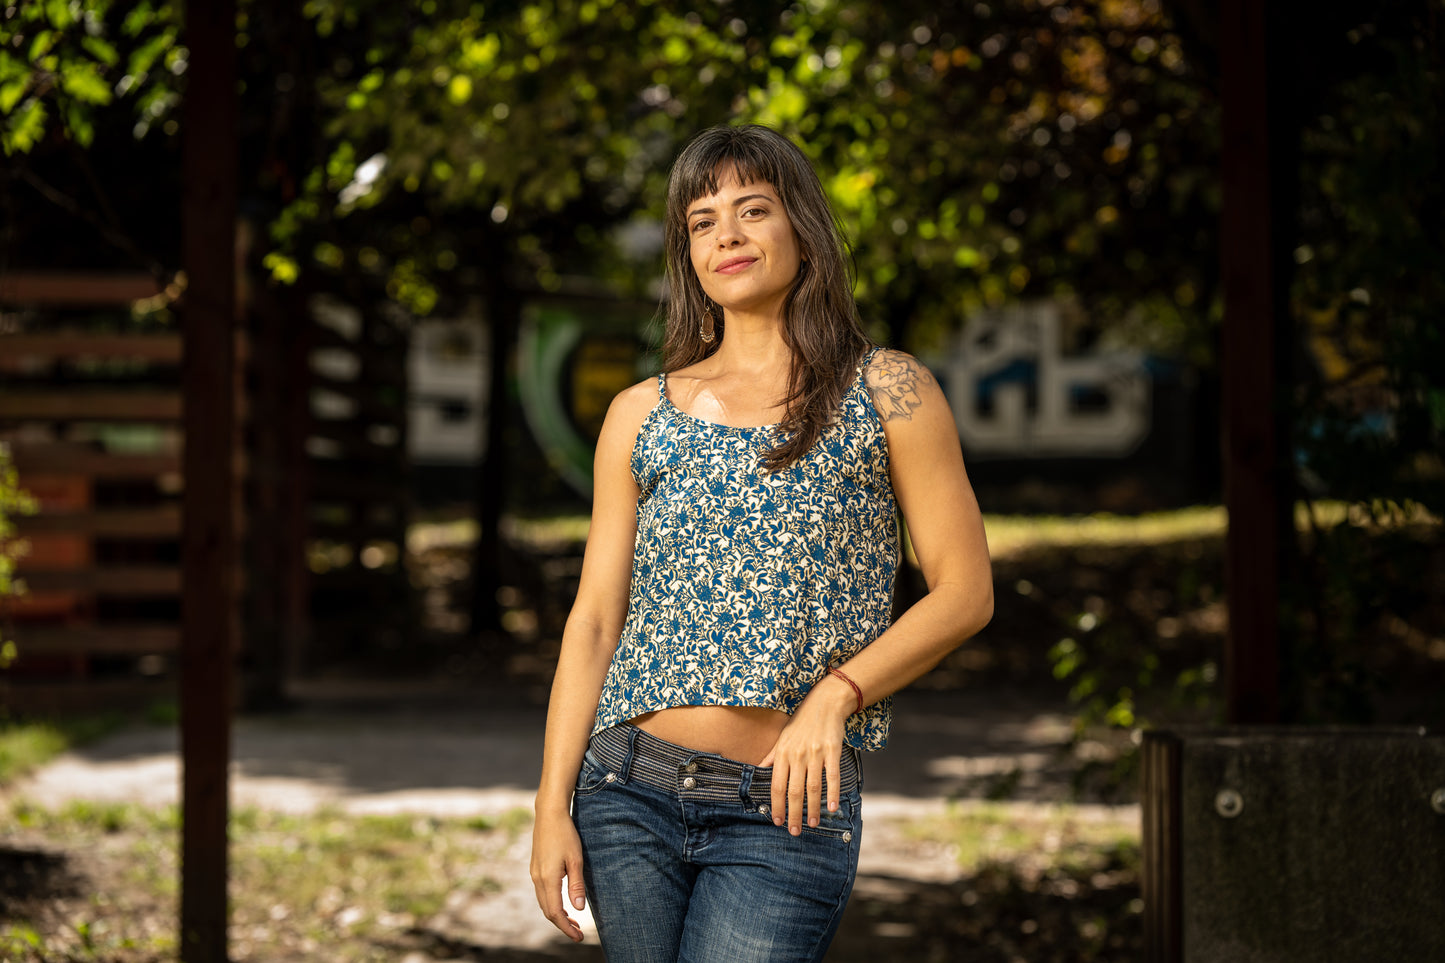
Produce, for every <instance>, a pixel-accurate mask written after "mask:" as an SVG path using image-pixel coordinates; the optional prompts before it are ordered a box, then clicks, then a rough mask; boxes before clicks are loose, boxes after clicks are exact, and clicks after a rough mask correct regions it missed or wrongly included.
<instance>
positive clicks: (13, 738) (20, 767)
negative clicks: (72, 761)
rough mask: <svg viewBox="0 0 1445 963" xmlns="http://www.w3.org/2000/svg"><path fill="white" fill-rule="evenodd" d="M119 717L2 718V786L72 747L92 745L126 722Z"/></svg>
mask: <svg viewBox="0 0 1445 963" xmlns="http://www.w3.org/2000/svg"><path fill="white" fill-rule="evenodd" d="M124 721H125V720H124V718H123V717H122V716H120V715H118V714H109V715H100V716H79V717H76V718H70V719H52V720H39V719H9V718H3V717H0V786H6V785H9V784H10V783H12V782H14V781H15V780H16V779H19V778H20V777H21V776H24V775H25V774H26V773H28V772H31V771H32V770H34V769H36V768H37V767H39V766H43V765H44V764H45V763H47V762H49V761H50V760H51V759H54V758H55V757H56V756H58V755H60V754H61V753H62V752H64V751H66V750H67V749H69V748H71V747H72V746H79V745H83V744H85V743H87V742H93V741H94V740H96V739H99V738H100V737H101V736H104V735H106V734H107V733H110V732H113V731H115V730H116V729H118V728H120V726H121V725H122V724H123V723H124Z"/></svg>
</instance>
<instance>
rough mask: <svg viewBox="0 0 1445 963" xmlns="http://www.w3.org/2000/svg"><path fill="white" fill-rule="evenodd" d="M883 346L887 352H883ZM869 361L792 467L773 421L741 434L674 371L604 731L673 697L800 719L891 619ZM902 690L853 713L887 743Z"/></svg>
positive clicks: (640, 507)
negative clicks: (798, 713)
mask: <svg viewBox="0 0 1445 963" xmlns="http://www.w3.org/2000/svg"><path fill="white" fill-rule="evenodd" d="M875 350H876V349H875ZM871 359H872V354H871V353H870V355H869V356H868V357H867V358H865V359H864V362H863V364H861V365H859V366H858V372H857V375H856V376H855V378H854V380H853V383H852V385H851V386H850V387H849V389H848V391H847V393H846V394H845V395H844V398H843V402H842V405H841V407H840V410H839V412H838V417H837V419H836V420H835V421H834V423H833V424H831V425H829V426H828V427H827V428H826V429H825V430H824V431H823V433H822V435H821V436H820V437H819V439H818V441H817V442H816V443H815V444H814V445H813V447H812V448H810V449H809V450H808V451H807V453H806V454H804V455H803V456H802V457H801V458H800V459H798V460H797V461H796V462H794V463H793V464H792V465H790V466H788V467H787V468H786V469H783V470H782V471H780V472H776V473H771V472H767V471H765V470H764V469H763V468H762V458H763V455H764V453H765V452H766V451H767V450H768V449H769V448H771V447H772V445H773V444H774V443H775V439H776V436H775V433H774V428H773V426H762V427H757V428H734V427H730V426H727V425H720V424H715V423H713V422H708V421H702V420H699V419H697V418H693V417H691V416H690V415H687V414H685V413H684V412H682V411H681V410H679V409H678V408H676V407H674V406H673V404H672V402H671V401H670V400H669V399H668V397H667V376H666V375H665V374H663V375H660V376H659V377H658V401H657V404H656V406H655V407H654V408H653V409H652V411H651V412H649V413H648V415H647V418H646V419H645V420H644V421H643V423H642V427H641V428H640V429H639V430H638V435H637V441H636V443H635V444H634V446H633V450H632V475H633V478H634V479H635V481H636V482H637V486H638V488H639V490H640V492H641V494H640V496H639V497H638V500H637V541H636V546H635V548H634V550H633V558H632V587H631V597H630V599H629V602H628V608H627V621H626V623H625V625H624V627H623V630H622V636H621V639H620V640H619V641H618V644H617V650H616V652H615V654H614V655H613V657H612V663H611V665H610V666H609V668H608V670H607V678H606V681H605V682H604V683H603V686H602V697H601V701H600V702H599V703H598V706H597V717H596V722H595V724H594V726H593V732H597V731H600V730H602V729H605V728H607V727H609V726H614V725H617V724H619V723H622V722H626V721H628V720H629V719H632V718H635V717H636V716H639V715H641V714H643V713H645V712H651V711H653V710H656V709H663V708H668V707H671V706H694V705H725V706H761V707H766V708H771V709H780V710H782V711H783V712H786V713H788V714H790V715H791V714H792V713H793V711H794V710H796V709H797V707H798V705H799V704H800V703H801V702H802V701H803V697H804V696H806V695H807V694H808V691H809V690H810V689H811V688H812V687H813V685H814V684H816V683H817V682H818V681H819V680H820V679H821V678H823V676H824V675H826V674H827V671H828V666H830V665H834V664H838V663H841V662H844V661H847V660H848V659H849V658H851V657H852V656H853V655H854V654H856V653H857V652H858V651H859V650H860V649H862V648H863V647H864V646H866V645H868V643H870V642H872V641H873V640H874V639H876V638H877V637H878V636H879V635H881V634H882V633H883V631H884V630H885V629H886V628H888V624H889V617H890V611H891V608H892V601H893V581H894V576H895V575H896V573H897V570H898V521H897V512H896V503H895V501H894V497H893V486H892V483H891V481H890V480H889V474H888V446H887V441H886V439H885V437H884V434H883V423H882V420H881V419H880V418H879V416H878V412H877V410H876V409H875V408H874V406H873V399H872V397H871V395H870V393H869V391H868V389H867V387H866V385H865V384H864V383H863V377H862V374H863V369H864V367H865V366H866V365H867V363H868V361H870V360H871ZM891 717H892V699H891V698H887V699H883V700H881V701H879V702H877V703H875V704H874V705H871V706H867V707H865V708H864V709H863V711H861V712H857V713H854V714H853V715H852V716H850V717H849V718H848V722H847V727H846V734H845V741H846V742H847V744H848V745H850V746H853V747H854V748H857V749H879V748H882V747H883V745H884V744H885V743H886V742H887V740H888V727H889V723H890V720H891Z"/></svg>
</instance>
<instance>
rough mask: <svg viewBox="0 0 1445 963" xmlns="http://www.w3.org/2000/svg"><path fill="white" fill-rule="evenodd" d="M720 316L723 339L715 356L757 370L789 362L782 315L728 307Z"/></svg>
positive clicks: (789, 357)
mask: <svg viewBox="0 0 1445 963" xmlns="http://www.w3.org/2000/svg"><path fill="white" fill-rule="evenodd" d="M723 317H724V325H723V340H722V344H720V345H718V349H717V352H716V354H715V355H714V357H716V358H718V360H720V361H725V362H727V363H730V364H734V363H735V364H742V365H747V366H750V367H754V368H757V369H759V370H762V369H766V368H772V367H775V366H777V365H780V364H781V365H785V366H786V365H788V364H790V363H791V361H792V353H791V352H790V351H789V350H788V345H787V343H786V342H784V341H783V320H782V318H781V316H779V315H777V314H772V313H768V314H754V313H752V312H747V311H732V310H727V311H726V313H725V314H724V316H723Z"/></svg>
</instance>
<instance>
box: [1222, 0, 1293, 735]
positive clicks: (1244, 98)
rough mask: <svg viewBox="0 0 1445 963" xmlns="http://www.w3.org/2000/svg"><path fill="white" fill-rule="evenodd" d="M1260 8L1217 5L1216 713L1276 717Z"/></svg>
mask: <svg viewBox="0 0 1445 963" xmlns="http://www.w3.org/2000/svg"><path fill="white" fill-rule="evenodd" d="M1267 6H1268V5H1267V4H1263V3H1258V2H1256V0H1222V2H1221V4H1220V17H1221V29H1220V75H1221V78H1220V87H1221V92H1222V101H1223V123H1222V127H1223V131H1222V133H1223V157H1222V165H1223V186H1224V200H1223V211H1222V216H1221V231H1220V235H1221V244H1222V252H1221V268H1222V272H1223V280H1224V351H1223V364H1222V368H1223V393H1224V399H1223V402H1224V404H1223V407H1224V411H1223V461H1224V501H1225V505H1226V507H1227V508H1228V511H1229V533H1228V536H1227V538H1226V544H1225V582H1226V587H1227V588H1226V591H1227V594H1228V599H1229V635H1228V638H1227V641H1226V643H1225V656H1224V677H1225V678H1224V682H1225V695H1226V704H1227V708H1226V712H1227V716H1228V720H1229V721H1230V722H1235V723H1264V722H1273V721H1276V719H1277V718H1278V715H1279V704H1280V700H1279V683H1280V658H1279V648H1280V646H1279V599H1280V594H1279V590H1280V580H1279V572H1280V557H1281V556H1280V550H1281V545H1280V532H1279V517H1280V497H1281V490H1282V489H1283V490H1285V491H1287V490H1288V489H1287V487H1286V486H1285V485H1284V482H1283V479H1282V478H1281V477H1280V472H1279V467H1280V465H1279V457H1278V453H1279V440H1280V439H1279V438H1278V437H1277V436H1276V416H1277V414H1278V405H1277V398H1276V394H1275V380H1276V379H1275V372H1276V369H1277V360H1276V359H1277V353H1278V352H1281V351H1288V346H1287V345H1283V344H1279V343H1278V340H1277V338H1278V327H1279V324H1280V323H1281V321H1282V319H1281V318H1280V317H1279V316H1278V311H1279V298H1278V297H1277V295H1278V294H1279V293H1280V292H1277V291H1276V289H1275V281H1276V270H1275V267H1276V266H1275V263H1274V261H1275V254H1276V245H1275V236H1274V231H1275V230H1276V229H1277V227H1278V225H1276V224H1275V223H1274V219H1273V216H1272V214H1273V210H1274V208H1273V205H1272V204H1271V200H1272V197H1271V189H1272V186H1273V185H1272V183H1271V173H1272V168H1271V152H1270V139H1271V131H1270V125H1271V123H1272V122H1274V123H1277V122H1279V118H1277V117H1272V116H1271V110H1270V105H1271V102H1272V100H1273V99H1274V98H1273V97H1272V92H1271V90H1270V85H1269V76H1268V70H1267V57H1268V35H1269V33H1268V30H1267V23H1266V20H1267V18H1266V7H1267Z"/></svg>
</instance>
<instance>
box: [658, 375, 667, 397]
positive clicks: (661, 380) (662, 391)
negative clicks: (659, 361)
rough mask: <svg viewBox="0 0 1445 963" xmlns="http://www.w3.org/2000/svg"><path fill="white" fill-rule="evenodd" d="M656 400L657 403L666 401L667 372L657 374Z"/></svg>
mask: <svg viewBox="0 0 1445 963" xmlns="http://www.w3.org/2000/svg"><path fill="white" fill-rule="evenodd" d="M657 400H658V401H666V400H667V372H666V371H659V372H658V373H657Z"/></svg>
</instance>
